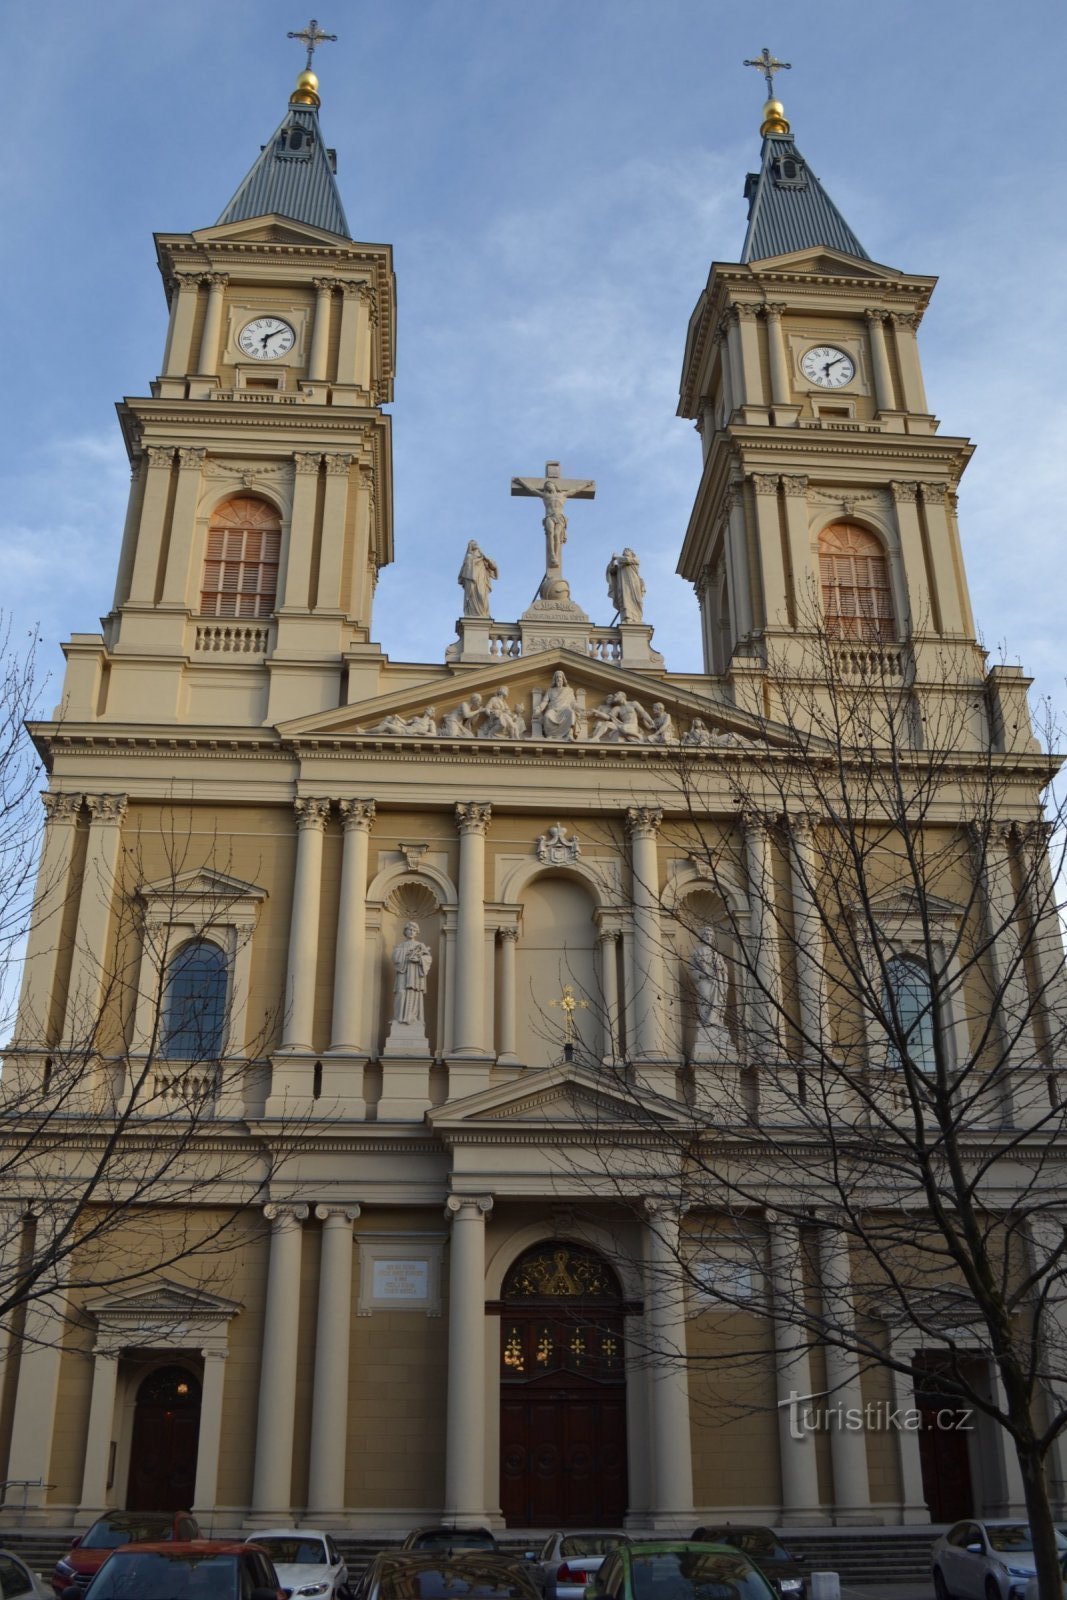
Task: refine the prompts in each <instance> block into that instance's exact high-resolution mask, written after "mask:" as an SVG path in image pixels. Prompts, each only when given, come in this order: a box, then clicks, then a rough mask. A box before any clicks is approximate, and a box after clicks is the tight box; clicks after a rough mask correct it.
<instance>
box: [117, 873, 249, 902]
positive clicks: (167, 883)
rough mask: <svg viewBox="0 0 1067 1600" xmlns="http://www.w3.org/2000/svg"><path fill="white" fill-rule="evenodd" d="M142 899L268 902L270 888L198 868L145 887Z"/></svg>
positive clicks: (143, 886)
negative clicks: (267, 889) (262, 887)
mask: <svg viewBox="0 0 1067 1600" xmlns="http://www.w3.org/2000/svg"><path fill="white" fill-rule="evenodd" d="M140 892H141V896H142V898H143V899H146V900H159V899H167V900H180V901H182V902H188V901H192V900H224V901H225V902H226V903H227V904H231V903H232V902H233V901H235V900H265V899H266V898H267V891H266V889H261V888H260V887H259V885H258V884H255V883H245V881H244V879H243V878H233V877H230V876H229V875H228V874H227V873H225V872H214V871H212V869H211V868H210V867H196V868H194V869H193V870H192V871H190V872H179V873H178V875H177V876H176V877H174V878H162V879H160V880H159V881H158V882H156V883H146V884H142V886H141V891H140Z"/></svg>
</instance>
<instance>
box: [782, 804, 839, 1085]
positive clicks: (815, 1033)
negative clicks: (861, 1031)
mask: <svg viewBox="0 0 1067 1600" xmlns="http://www.w3.org/2000/svg"><path fill="white" fill-rule="evenodd" d="M788 828H789V880H790V887H791V890H792V897H793V944H794V951H795V959H796V969H797V1000H798V1004H799V1011H800V1025H801V1027H802V1029H803V1031H804V1034H805V1036H806V1037H805V1042H804V1044H803V1053H804V1056H805V1057H806V1058H807V1059H808V1060H810V1061H818V1060H819V1052H818V1049H817V1048H816V1047H813V1046H812V1045H811V1044H808V1043H807V1042H806V1041H807V1040H809V1039H810V1040H814V1041H815V1042H816V1046H818V1045H821V1046H823V1048H829V1047H830V1027H829V1019H828V1017H827V1015H826V974H825V970H824V965H823V964H824V961H825V947H824V944H823V928H822V918H821V917H820V915H819V911H818V908H817V906H816V903H815V881H816V873H817V866H816V860H815V830H814V827H813V825H812V819H811V818H810V817H807V816H804V815H803V814H798V813H793V814H791V815H790V816H789V818H788Z"/></svg>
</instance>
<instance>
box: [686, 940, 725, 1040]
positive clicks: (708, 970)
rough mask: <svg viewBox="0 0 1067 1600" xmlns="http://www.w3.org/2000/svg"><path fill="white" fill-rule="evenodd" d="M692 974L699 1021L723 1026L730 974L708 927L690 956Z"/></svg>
mask: <svg viewBox="0 0 1067 1600" xmlns="http://www.w3.org/2000/svg"><path fill="white" fill-rule="evenodd" d="M689 975H690V977H691V978H692V980H693V989H694V992H695V994H696V1002H697V1021H698V1023H699V1024H700V1026H701V1028H702V1029H704V1028H707V1029H711V1028H717V1027H718V1028H722V1027H724V1026H725V1023H724V1022H723V1011H724V1010H725V1007H726V988H727V981H728V974H727V971H726V962H725V960H724V958H723V956H722V955H721V954H720V952H719V951H718V950H717V949H716V948H715V936H714V933H713V931H712V929H711V928H709V927H704V928H701V930H700V932H699V934H698V935H697V943H696V946H695V948H694V950H693V954H692V955H691V957H690V958H689Z"/></svg>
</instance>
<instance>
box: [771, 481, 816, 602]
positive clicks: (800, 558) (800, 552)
mask: <svg viewBox="0 0 1067 1600" xmlns="http://www.w3.org/2000/svg"><path fill="white" fill-rule="evenodd" d="M781 485H782V493H783V495H784V496H785V538H786V544H787V546H788V548H789V566H790V569H791V576H792V585H791V587H792V593H793V620H794V623H795V625H796V626H797V627H798V628H806V629H811V630H813V631H814V630H818V629H820V628H821V627H822V625H823V615H822V596H821V594H820V593H819V586H818V583H817V582H816V579H815V568H814V565H813V563H812V551H811V532H810V529H809V526H808V480H807V478H804V477H801V476H800V475H799V474H798V473H789V474H787V475H786V476H785V477H783V478H782V479H781Z"/></svg>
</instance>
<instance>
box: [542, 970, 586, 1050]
mask: <svg viewBox="0 0 1067 1600" xmlns="http://www.w3.org/2000/svg"><path fill="white" fill-rule="evenodd" d="M548 1003H549V1005H550V1006H558V1007H559V1009H560V1010H561V1011H562V1012H563V1042H564V1044H573V1043H574V1040H575V1038H576V1037H577V1034H576V1030H575V1026H574V1013H575V1012H576V1011H577V1010H578V1008H579V1006H581V1007H582V1009H583V1010H584V1009H586V1008H587V1007H588V1005H589V1001H588V1000H576V999H575V998H574V990H573V989H572V988H571V985H570V984H569V983H565V984H564V985H563V994H562V997H561V998H560V999H559V1000H550V1001H549V1002H548Z"/></svg>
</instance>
